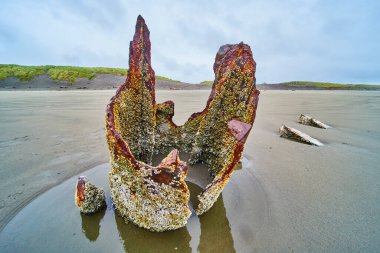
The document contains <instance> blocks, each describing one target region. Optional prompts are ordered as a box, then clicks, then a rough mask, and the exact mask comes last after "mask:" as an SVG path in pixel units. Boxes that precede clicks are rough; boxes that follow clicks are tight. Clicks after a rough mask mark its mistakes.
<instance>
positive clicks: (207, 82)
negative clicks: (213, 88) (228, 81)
mask: <svg viewBox="0 0 380 253" xmlns="http://www.w3.org/2000/svg"><path fill="white" fill-rule="evenodd" d="M213 83H214V81H203V82H200V83H199V84H204V85H211V84H213Z"/></svg>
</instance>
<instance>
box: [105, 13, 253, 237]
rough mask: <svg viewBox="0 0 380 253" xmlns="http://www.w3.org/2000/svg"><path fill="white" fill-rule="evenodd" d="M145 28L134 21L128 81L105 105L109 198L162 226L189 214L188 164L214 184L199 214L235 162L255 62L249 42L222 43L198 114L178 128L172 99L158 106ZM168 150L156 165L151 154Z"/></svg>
mask: <svg viewBox="0 0 380 253" xmlns="http://www.w3.org/2000/svg"><path fill="white" fill-rule="evenodd" d="M150 47H151V44H150V39H149V30H148V27H147V26H146V24H145V21H144V19H143V18H142V17H141V16H139V17H138V18H137V24H136V31H135V35H134V37H133V41H131V43H130V52H129V71H128V75H127V79H126V81H125V83H124V84H123V85H122V86H121V87H120V88H119V89H118V90H117V92H116V95H115V96H114V97H113V98H112V99H111V101H110V103H109V104H108V106H107V114H106V127H107V142H108V146H109V150H110V163H111V171H110V175H109V180H110V188H111V195H112V199H113V202H114V204H115V207H116V209H117V211H118V213H119V214H120V215H122V216H123V217H125V218H126V219H128V220H130V221H132V222H133V223H135V224H137V225H138V226H140V227H143V228H146V229H149V230H153V231H165V230H172V229H177V228H179V227H182V226H185V225H186V223H187V220H188V218H189V217H190V215H191V210H190V207H189V199H190V193H189V189H188V187H187V185H186V182H185V179H186V175H187V170H188V166H187V164H186V162H184V161H181V160H180V158H179V152H180V151H184V152H188V153H190V155H191V156H190V159H189V162H190V163H200V162H201V163H204V164H206V165H207V167H208V170H209V172H210V175H211V177H212V182H211V183H210V184H209V185H207V187H206V188H205V189H204V190H203V191H202V192H201V194H200V195H199V196H198V199H199V205H198V206H197V207H196V213H197V214H198V215H201V214H202V213H204V212H206V211H207V210H209V209H210V208H211V207H212V205H213V204H214V202H215V201H216V200H217V198H218V196H219V195H220V193H221V192H222V190H223V188H224V186H225V185H226V183H227V182H228V180H229V178H230V176H231V174H232V172H233V171H234V168H235V166H236V165H237V163H238V162H239V161H240V158H241V155H242V152H243V147H244V143H245V141H246V139H247V136H248V134H249V132H250V130H251V128H252V124H253V121H254V119H255V115H256V108H257V103H258V97H259V91H258V90H257V89H256V85H255V82H256V80H255V69H256V63H255V61H254V60H253V58H252V52H251V49H250V47H249V46H248V45H246V44H244V43H239V44H235V45H224V46H222V47H221V48H220V49H219V51H218V53H217V55H216V58H215V64H214V72H215V81H214V84H213V86H212V91H211V94H210V96H209V99H208V101H207V105H206V107H205V109H204V110H203V111H202V112H198V113H194V114H193V115H191V117H190V118H189V119H188V121H187V122H186V123H185V124H184V125H183V126H177V125H176V124H175V123H173V121H172V117H173V115H174V103H173V102H172V101H167V102H164V103H162V104H156V100H155V74H154V71H153V69H152V67H151V55H150ZM159 153H161V154H163V153H169V155H168V156H167V157H166V158H165V159H164V160H163V161H162V162H161V164H160V165H158V166H157V167H154V166H152V165H151V161H152V156H153V155H154V154H159Z"/></svg>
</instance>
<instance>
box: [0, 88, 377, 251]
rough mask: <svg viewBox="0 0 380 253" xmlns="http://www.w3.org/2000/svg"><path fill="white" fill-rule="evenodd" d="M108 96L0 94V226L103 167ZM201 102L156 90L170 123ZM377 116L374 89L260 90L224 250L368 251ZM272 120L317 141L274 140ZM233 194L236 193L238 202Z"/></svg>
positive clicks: (199, 95) (229, 204)
mask: <svg viewBox="0 0 380 253" xmlns="http://www.w3.org/2000/svg"><path fill="white" fill-rule="evenodd" d="M113 94H114V91H68V92H54V91H35V92H22V91H18V92H0V118H1V121H0V132H1V135H0V136H1V137H0V161H1V167H0V220H1V223H0V225H2V226H3V225H4V224H5V223H6V222H7V221H9V219H10V218H11V217H12V216H13V214H15V212H16V211H17V209H19V208H20V207H22V206H23V205H24V204H25V203H27V202H28V201H30V200H31V198H33V197H34V196H36V195H37V194H38V193H39V192H41V191H44V190H45V189H48V188H50V187H52V186H54V185H56V184H58V183H60V182H62V181H64V180H65V179H67V178H70V177H71V176H73V175H76V174H79V173H81V172H83V171H85V170H87V169H88V168H91V167H94V166H95V165H97V164H102V163H106V162H108V151H107V146H106V142H105V130H104V109H105V105H106V103H107V102H108V100H109V98H110V97H111V96H112V95H113ZM207 97H208V92H207V91H158V92H157V99H158V101H159V102H162V101H165V100H167V99H172V100H173V101H174V102H175V104H176V106H175V107H176V108H175V113H176V114H175V117H174V121H175V122H176V123H177V124H181V123H183V122H185V120H186V119H187V118H188V117H189V116H190V115H191V113H193V112H196V111H199V110H201V109H203V107H204V105H205V103H206V99H207ZM301 113H304V114H308V115H311V116H314V117H316V118H317V119H320V120H322V121H324V122H325V123H327V124H329V125H331V126H333V128H332V129H328V130H323V129H318V128H313V127H308V126H304V125H300V124H298V123H297V122H296V120H297V117H298V116H299V114H301ZM379 113H380V93H379V92H358V91H355V92H354V91H293V92H292V91H263V92H262V94H261V96H260V102H259V109H258V115H257V118H256V122H255V125H254V128H253V131H252V132H251V135H250V137H249V139H248V141H247V144H246V147H245V151H244V154H245V156H246V159H247V162H246V164H248V165H246V166H245V168H243V169H242V170H239V171H236V172H235V173H234V176H233V177H232V179H231V183H230V184H229V185H227V187H226V189H225V191H224V192H223V199H222V204H223V207H224V209H225V216H226V218H227V223H228V224H227V225H228V226H229V227H230V232H229V233H228V232H226V233H227V234H230V237H231V238H230V239H229V240H232V241H231V242H232V247H233V249H234V250H236V252H377V250H378V248H380V241H379V240H378V238H380V218H379V217H380V204H379V203H380V184H379V183H378V182H379V179H380V170H379V169H378V168H379V162H380V156H379V155H378V150H380V130H379V128H378V126H379V125H380V117H379ZM281 124H287V125H289V126H291V127H295V128H297V129H299V130H301V131H304V132H306V133H307V134H309V135H311V136H312V137H314V138H317V139H319V140H320V141H322V142H323V143H324V144H326V145H325V146H323V147H314V146H309V145H304V144H300V143H297V142H293V141H289V140H286V139H283V138H279V137H278V133H277V131H278V128H279V127H280V125H281ZM248 175H250V176H249V177H248ZM251 185H254V186H255V187H254V190H253V191H254V193H252V194H247V193H246V192H245V190H247V189H250V188H249V187H250V186H251ZM241 192H245V193H244V194H243V196H240V195H241V194H240V193H241ZM238 195H239V197H237V196H238ZM238 200H239V201H238ZM236 201H238V202H236ZM73 203H74V201H73ZM32 204H33V202H32ZM74 207H75V206H74ZM24 210H25V209H24ZM215 210H219V209H218V208H216V209H215ZM221 210H223V208H222V209H221ZM239 210H248V211H245V212H239ZM249 210H251V211H249ZM210 212H211V211H210ZM20 214H21V213H20ZM237 214H238V215H237ZM206 215H208V214H206ZM208 216H211V214H210V215H208ZM30 219H32V217H30ZM102 219H103V220H104V219H105V218H102ZM200 219H203V220H204V221H203V222H200V226H201V229H200V230H199V231H202V233H201V234H203V233H207V232H208V233H209V235H207V234H206V235H207V236H206V235H204V236H197V235H195V236H194V235H193V234H191V236H190V239H189V238H188V239H189V240H190V241H191V242H192V241H193V240H206V241H207V240H208V239H202V238H212V233H211V232H210V231H209V229H207V228H205V229H203V228H202V227H204V226H205V225H204V224H203V223H207V222H208V220H210V219H211V218H209V219H206V216H201V218H200ZM100 220H101V219H100ZM10 224H11V223H10ZM189 224H190V223H189ZM252 224H253V225H254V229H252ZM122 226H124V225H122ZM206 227H207V226H206ZM102 229H103V227H101V228H100V231H101V230H102ZM5 230H6V229H5ZM5 230H4V231H5ZM125 230H127V229H122V231H125ZM190 230H191V229H190ZM191 231H198V230H197V229H195V230H191ZM211 231H212V230H211ZM198 233H199V232H198ZM15 235H17V231H15ZM3 236H4V232H1V234H0V244H3V245H5V244H6V243H7V242H8V241H4V237H3ZM100 237H101V232H100V236H99V238H100ZM2 238H3V239H2ZM193 238H194V239H193ZM196 238H198V239H196ZM199 238H200V239H199ZM146 240H149V236H148V238H146ZM189 245H190V248H191V249H192V251H196V250H197V247H196V246H195V245H198V246H199V245H207V244H202V243H200V242H198V243H196V242H193V244H192V243H190V244H189ZM192 245H194V246H192ZM230 245H231V243H230ZM208 246H209V245H208ZM86 247H87V246H86ZM198 249H199V251H200V252H207V249H203V250H202V248H198Z"/></svg>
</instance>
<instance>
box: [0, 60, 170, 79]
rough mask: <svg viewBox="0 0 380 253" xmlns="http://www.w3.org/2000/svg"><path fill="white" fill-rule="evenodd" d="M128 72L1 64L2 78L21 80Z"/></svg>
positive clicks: (122, 71)
mask: <svg viewBox="0 0 380 253" xmlns="http://www.w3.org/2000/svg"><path fill="white" fill-rule="evenodd" d="M127 72H128V70H127V69H122V68H104V67H73V66H52V65H46V66H21V65H14V64H0V80H4V79H7V78H8V77H18V78H19V79H20V80H21V81H30V80H32V79H33V78H34V77H35V76H37V75H44V74H47V75H49V76H50V78H51V79H53V80H60V81H67V82H69V83H74V82H75V81H76V80H77V79H78V78H87V79H88V80H91V79H93V78H95V77H96V75H98V74H112V75H118V76H123V75H126V74H127ZM156 79H158V80H166V81H174V80H171V79H170V78H167V77H163V76H156Z"/></svg>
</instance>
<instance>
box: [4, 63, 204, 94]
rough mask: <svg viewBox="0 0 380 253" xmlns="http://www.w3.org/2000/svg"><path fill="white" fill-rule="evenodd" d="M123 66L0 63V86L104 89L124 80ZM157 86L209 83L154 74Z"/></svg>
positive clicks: (174, 87)
mask: <svg viewBox="0 0 380 253" xmlns="http://www.w3.org/2000/svg"><path fill="white" fill-rule="evenodd" d="M127 73H128V70H127V69H123V68H105V67H75V66H52V65H46V66H21V65H14V64H0V90H75V89H89V90H106V89H116V88H118V87H119V86H120V85H121V84H123V83H124V81H125V78H126V75H127ZM156 88H157V89H158V90H189V89H190V90H195V89H206V90H209V89H210V87H207V86H204V85H201V84H188V83H183V82H180V81H176V80H172V79H170V78H167V77H163V76H156Z"/></svg>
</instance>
